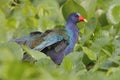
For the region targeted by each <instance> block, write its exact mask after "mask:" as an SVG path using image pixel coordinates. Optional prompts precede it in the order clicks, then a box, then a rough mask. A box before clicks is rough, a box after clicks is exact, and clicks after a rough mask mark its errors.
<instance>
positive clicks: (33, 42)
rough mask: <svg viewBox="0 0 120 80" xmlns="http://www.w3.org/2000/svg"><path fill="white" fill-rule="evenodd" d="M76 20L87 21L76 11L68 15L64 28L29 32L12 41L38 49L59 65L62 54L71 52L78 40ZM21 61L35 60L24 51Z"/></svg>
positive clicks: (62, 57)
mask: <svg viewBox="0 0 120 80" xmlns="http://www.w3.org/2000/svg"><path fill="white" fill-rule="evenodd" d="M78 22H87V20H86V19H85V18H84V17H83V16H82V15H80V14H79V13H78V12H73V13H71V14H70V15H69V16H68V19H67V22H66V26H65V28H64V29H51V30H46V31H45V32H39V31H36V32H31V33H30V34H28V35H25V36H22V37H18V38H15V39H13V40H12V41H14V42H16V43H17V44H19V45H25V46H27V47H28V48H31V49H34V50H38V51H40V52H42V53H44V54H45V55H47V56H49V57H50V58H51V60H52V61H53V62H54V63H55V64H57V65H60V64H61V63H62V61H63V59H64V56H66V55H68V54H69V53H71V52H73V50H74V47H75V44H76V43H77V41H78V37H79V29H78V27H77V23H78ZM22 61H33V62H35V61H36V60H34V59H33V58H32V57H31V56H30V55H28V54H27V52H24V54H23V59H22Z"/></svg>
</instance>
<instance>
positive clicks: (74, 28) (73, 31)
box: [66, 22, 79, 38]
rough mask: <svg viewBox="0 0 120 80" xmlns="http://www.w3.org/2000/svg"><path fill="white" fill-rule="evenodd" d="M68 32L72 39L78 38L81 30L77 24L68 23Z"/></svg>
mask: <svg viewBox="0 0 120 80" xmlns="http://www.w3.org/2000/svg"><path fill="white" fill-rule="evenodd" d="M66 31H67V33H68V35H69V36H70V38H77V37H78V32H79V29H78V28H77V26H76V24H75V23H70V22H68V23H67V24H66Z"/></svg>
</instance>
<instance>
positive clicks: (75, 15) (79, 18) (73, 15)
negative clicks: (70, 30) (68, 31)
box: [68, 13, 87, 23]
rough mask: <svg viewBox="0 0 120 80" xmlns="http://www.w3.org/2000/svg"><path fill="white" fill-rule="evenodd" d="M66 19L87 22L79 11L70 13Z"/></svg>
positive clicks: (74, 21)
mask: <svg viewBox="0 0 120 80" xmlns="http://www.w3.org/2000/svg"><path fill="white" fill-rule="evenodd" d="M68 20H69V21H71V22H73V23H78V22H87V20H86V19H85V18H84V17H83V16H81V15H80V14H79V13H71V14H70V15H69V17H68Z"/></svg>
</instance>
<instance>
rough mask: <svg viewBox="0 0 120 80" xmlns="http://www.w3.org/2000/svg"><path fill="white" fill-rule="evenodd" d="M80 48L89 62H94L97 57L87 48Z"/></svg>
mask: <svg viewBox="0 0 120 80" xmlns="http://www.w3.org/2000/svg"><path fill="white" fill-rule="evenodd" d="M82 48H83V52H84V53H85V54H86V55H87V56H88V58H89V59H90V60H93V61H96V59H97V56H96V54H95V53H94V52H93V51H92V50H91V49H89V48H87V47H82Z"/></svg>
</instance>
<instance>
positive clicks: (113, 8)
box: [107, 3, 120, 24]
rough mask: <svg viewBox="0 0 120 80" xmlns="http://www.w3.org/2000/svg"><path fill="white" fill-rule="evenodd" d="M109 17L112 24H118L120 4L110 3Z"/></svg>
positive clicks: (119, 20)
mask: <svg viewBox="0 0 120 80" xmlns="http://www.w3.org/2000/svg"><path fill="white" fill-rule="evenodd" d="M107 19H108V21H109V22H110V23H112V24H117V23H119V22H120V4H118V3H116V4H112V5H110V7H109V9H108V12H107Z"/></svg>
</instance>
